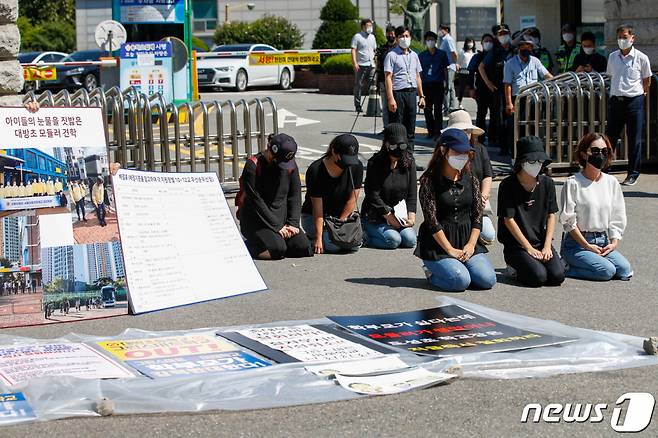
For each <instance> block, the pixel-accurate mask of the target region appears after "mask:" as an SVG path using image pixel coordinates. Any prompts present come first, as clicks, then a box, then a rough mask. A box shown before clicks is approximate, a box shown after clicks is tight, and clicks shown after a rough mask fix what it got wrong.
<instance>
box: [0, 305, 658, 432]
mask: <svg viewBox="0 0 658 438" xmlns="http://www.w3.org/2000/svg"><path fill="white" fill-rule="evenodd" d="M439 302H440V305H449V304H457V305H460V306H462V307H464V308H466V309H468V310H471V311H473V312H476V313H478V314H480V315H482V316H484V317H487V318H490V319H492V320H495V321H497V322H500V323H504V324H508V325H511V326H515V327H522V328H525V329H527V330H534V331H538V332H542V333H546V334H551V335H558V336H565V337H575V338H578V341H576V342H573V343H569V344H563V345H557V346H548V347H541V348H533V349H528V350H522V351H514V352H508V353H505V352H502V353H475V354H463V355H458V356H450V357H447V358H440V359H434V358H432V357H428V356H418V355H414V354H411V353H408V352H405V351H400V353H399V357H400V359H402V360H403V361H404V362H406V363H407V364H408V365H410V366H413V365H417V366H420V367H422V368H425V369H427V370H429V371H434V372H446V371H447V372H454V370H455V369H458V370H459V375H460V377H461V378H464V379H469V378H493V379H516V378H536V377H548V376H554V375H559V374H568V373H581V372H594V371H610V370H619V369H624V368H632V367H640V366H649V365H658V356H649V355H647V354H646V353H645V352H644V351H643V348H642V341H643V338H639V337H635V336H628V335H623V334H618V333H608V332H599V331H593V330H587V329H582V328H575V327H570V326H566V325H563V324H560V323H557V322H555V321H547V320H541V319H536V318H530V317H525V316H521V315H516V314H511V313H506V312H502V311H498V310H493V309H491V308H487V307H483V306H479V305H476V304H473V303H469V302H466V301H461V300H457V299H453V298H448V297H441V298H439ZM327 323H330V321H329V320H327V319H316V320H310V321H287V322H276V323H270V324H261V325H251V326H239V327H222V328H204V329H197V330H191V331H168V332H150V331H143V330H136V329H128V330H126V331H125V332H124V333H122V334H120V335H118V336H113V337H94V336H86V335H77V334H69V335H67V336H65V337H63V338H60V339H57V340H54V341H57V342H62V341H67V342H84V343H94V342H98V341H109V340H123V339H136V338H148V337H162V336H175V335H183V334H188V335H189V334H202V333H215V332H217V331H218V332H223V331H233V330H237V329H246V328H251V327H273V326H287V325H298V324H327ZM43 342H45V341H44V340H37V339H31V338H23V337H17V336H10V335H0V346H2V347H6V346H9V345H11V344H26V343H27V344H29V343H43ZM49 342H50V341H49ZM245 351H246V350H245ZM247 352H248V351H247ZM250 354H253V353H250ZM108 356H109V354H108ZM306 365H309V364H308V363H301V362H297V363H287V364H275V365H273V366H269V367H265V368H258V369H253V370H246V371H239V372H231V373H221V374H216V375H215V374H210V375H208V374H204V375H200V376H199V375H196V376H195V375H192V376H181V377H173V378H165V379H151V378H148V377H145V376H140V377H137V378H133V379H114V380H84V379H78V378H74V377H68V376H60V377H44V378H38V379H33V380H30V381H29V382H26V383H23V384H18V385H16V386H13V387H8V386H3V385H2V384H0V393H10V392H17V391H21V392H23V393H24V394H25V396H26V397H27V399H28V401H29V403H30V404H31V406H32V408H33V409H34V412H35V414H36V416H37V419H38V420H40V421H45V420H53V419H58V418H65V417H81V416H98V415H99V414H98V413H96V404H97V403H98V402H99V401H100V400H101V399H103V398H107V399H110V400H111V401H112V402H113V404H114V414H141V413H163V412H201V411H210V410H231V411H235V410H248V409H260V408H273V407H282V406H292V405H301V404H311V403H325V402H332V401H338V400H348V399H353V398H358V397H362V396H360V395H358V394H356V393H353V392H350V391H347V390H345V389H343V388H342V387H341V386H339V385H337V384H336V383H335V382H334V380H331V379H327V378H322V377H319V376H316V375H314V374H312V373H311V372H309V371H307V370H305V366H306ZM456 365H459V367H457V368H455V366H456ZM136 374H138V373H136ZM439 390H440V389H439ZM2 424H7V423H6V422H3V423H2Z"/></svg>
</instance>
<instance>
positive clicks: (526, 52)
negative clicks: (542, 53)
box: [519, 49, 530, 58]
mask: <svg viewBox="0 0 658 438" xmlns="http://www.w3.org/2000/svg"><path fill="white" fill-rule="evenodd" d="M519 55H521V58H529V57H530V50H528V49H523V50H521V51H519Z"/></svg>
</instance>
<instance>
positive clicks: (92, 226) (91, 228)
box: [73, 208, 119, 244]
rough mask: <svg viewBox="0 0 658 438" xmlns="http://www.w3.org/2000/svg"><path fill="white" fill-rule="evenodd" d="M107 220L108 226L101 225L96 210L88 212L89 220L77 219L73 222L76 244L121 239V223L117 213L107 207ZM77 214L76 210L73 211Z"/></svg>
mask: <svg viewBox="0 0 658 438" xmlns="http://www.w3.org/2000/svg"><path fill="white" fill-rule="evenodd" d="M105 211H106V214H105V222H107V226H105V227H101V226H100V223H99V221H98V217H96V212H95V211H94V212H93V213H90V212H87V214H86V217H87V222H84V221H78V220H77V218H76V221H75V222H74V223H73V238H74V240H75V243H76V244H84V243H96V242H110V241H113V240H119V224H118V222H117V215H116V213H114V212H112V213H110V212H109V210H108V209H107V208H106V210H105ZM73 214H75V212H73Z"/></svg>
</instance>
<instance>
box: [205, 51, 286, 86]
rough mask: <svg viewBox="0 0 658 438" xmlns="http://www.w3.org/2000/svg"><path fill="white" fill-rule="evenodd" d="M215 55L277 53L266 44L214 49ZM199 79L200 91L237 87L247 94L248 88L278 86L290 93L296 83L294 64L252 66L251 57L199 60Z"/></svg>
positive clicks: (237, 56)
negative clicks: (225, 53)
mask: <svg viewBox="0 0 658 438" xmlns="http://www.w3.org/2000/svg"><path fill="white" fill-rule="evenodd" d="M212 51H213V52H260V51H265V52H273V51H276V49H275V48H274V47H272V46H268V45H266V44H230V45H222V46H218V47H216V48H214V49H213V50H212ZM197 77H198V80H199V87H200V88H220V87H221V88H233V89H235V90H237V91H244V90H246V89H247V87H255V86H266V85H278V86H279V87H280V88H282V89H284V90H286V89H288V88H290V84H291V83H292V82H293V81H294V80H295V69H294V67H293V66H292V65H249V56H248V55H235V56H227V57H217V58H215V57H207V58H200V59H198V60H197Z"/></svg>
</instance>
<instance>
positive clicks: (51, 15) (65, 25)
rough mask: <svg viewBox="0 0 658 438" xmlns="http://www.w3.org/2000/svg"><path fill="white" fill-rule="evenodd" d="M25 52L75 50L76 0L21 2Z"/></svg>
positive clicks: (19, 23) (21, 28)
mask: <svg viewBox="0 0 658 438" xmlns="http://www.w3.org/2000/svg"><path fill="white" fill-rule="evenodd" d="M18 6H19V17H18V29H19V31H20V33H21V51H23V52H29V51H45V50H54V51H57V52H67V53H68V52H73V51H75V47H76V41H75V0H61V1H56V2H53V1H51V2H43V1H41V0H20V1H19V4H18Z"/></svg>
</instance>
